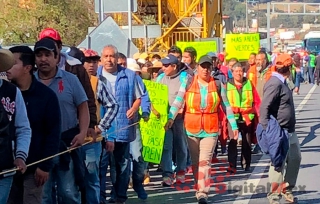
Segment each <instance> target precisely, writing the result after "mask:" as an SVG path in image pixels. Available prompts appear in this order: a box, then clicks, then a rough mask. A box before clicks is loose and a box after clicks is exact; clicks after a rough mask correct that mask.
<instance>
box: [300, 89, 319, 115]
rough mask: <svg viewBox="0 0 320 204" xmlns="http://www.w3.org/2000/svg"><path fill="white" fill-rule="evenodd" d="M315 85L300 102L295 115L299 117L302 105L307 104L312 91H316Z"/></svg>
mask: <svg viewBox="0 0 320 204" xmlns="http://www.w3.org/2000/svg"><path fill="white" fill-rule="evenodd" d="M316 88H317V85H313V87H312V88H311V89H310V91H309V93H308V94H307V95H306V96H305V97H304V99H303V100H302V101H301V103H300V104H299V106H298V107H297V108H296V115H299V112H300V111H301V110H302V108H303V107H304V105H306V103H307V102H308V100H309V99H310V98H311V96H312V94H313V92H314V90H316Z"/></svg>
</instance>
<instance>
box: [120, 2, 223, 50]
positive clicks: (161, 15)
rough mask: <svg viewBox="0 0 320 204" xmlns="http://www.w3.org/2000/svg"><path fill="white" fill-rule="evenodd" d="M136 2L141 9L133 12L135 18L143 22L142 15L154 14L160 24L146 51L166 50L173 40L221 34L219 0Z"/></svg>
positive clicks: (189, 39) (174, 41) (187, 39)
mask: <svg viewBox="0 0 320 204" xmlns="http://www.w3.org/2000/svg"><path fill="white" fill-rule="evenodd" d="M138 5H139V8H142V10H143V12H140V13H139V12H138V13H134V14H133V18H134V20H135V22H137V23H138V24H144V22H143V18H144V17H145V16H154V17H155V19H156V21H157V23H158V24H159V25H161V28H162V35H161V36H160V37H159V38H157V39H155V40H153V41H152V43H151V46H149V48H148V51H149V52H161V50H167V49H169V48H170V46H172V45H174V44H175V43H176V42H177V41H194V40H195V39H197V38H209V37H221V35H222V0H138ZM138 10H139V9H138ZM119 15H120V14H118V17H116V18H115V19H117V18H118V19H119ZM120 18H121V17H120ZM121 19H123V18H121ZM149 44H150V42H149Z"/></svg>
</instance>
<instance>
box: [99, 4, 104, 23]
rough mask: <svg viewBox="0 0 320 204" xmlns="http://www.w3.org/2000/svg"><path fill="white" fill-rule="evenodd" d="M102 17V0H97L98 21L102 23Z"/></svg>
mask: <svg viewBox="0 0 320 204" xmlns="http://www.w3.org/2000/svg"><path fill="white" fill-rule="evenodd" d="M103 19H104V8H103V0H99V23H102V21H103Z"/></svg>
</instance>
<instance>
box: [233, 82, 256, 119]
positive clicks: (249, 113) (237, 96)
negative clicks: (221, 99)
mask: <svg viewBox="0 0 320 204" xmlns="http://www.w3.org/2000/svg"><path fill="white" fill-rule="evenodd" d="M227 97H228V101H229V103H230V106H231V108H232V111H233V113H234V117H235V119H236V120H239V118H240V115H241V116H242V118H243V119H244V121H245V122H246V124H247V125H249V124H250V123H251V121H252V119H253V118H254V113H255V110H254V108H253V102H254V101H253V100H254V98H253V91H252V85H251V82H250V81H249V80H247V81H246V82H245V83H244V84H243V85H242V89H241V90H240V91H238V89H237V87H236V86H235V85H234V84H232V83H230V82H228V83H227Z"/></svg>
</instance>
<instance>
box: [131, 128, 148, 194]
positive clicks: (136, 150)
mask: <svg viewBox="0 0 320 204" xmlns="http://www.w3.org/2000/svg"><path fill="white" fill-rule="evenodd" d="M130 154H131V157H132V163H133V169H132V184H133V189H134V191H135V192H136V193H137V194H138V197H139V198H140V199H143V200H145V199H147V197H148V195H147V194H146V192H145V190H144V187H143V185H142V183H143V179H144V170H145V162H144V160H143V158H142V140H141V132H140V127H139V125H138V126H137V128H136V139H135V140H134V141H133V142H131V143H130Z"/></svg>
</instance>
